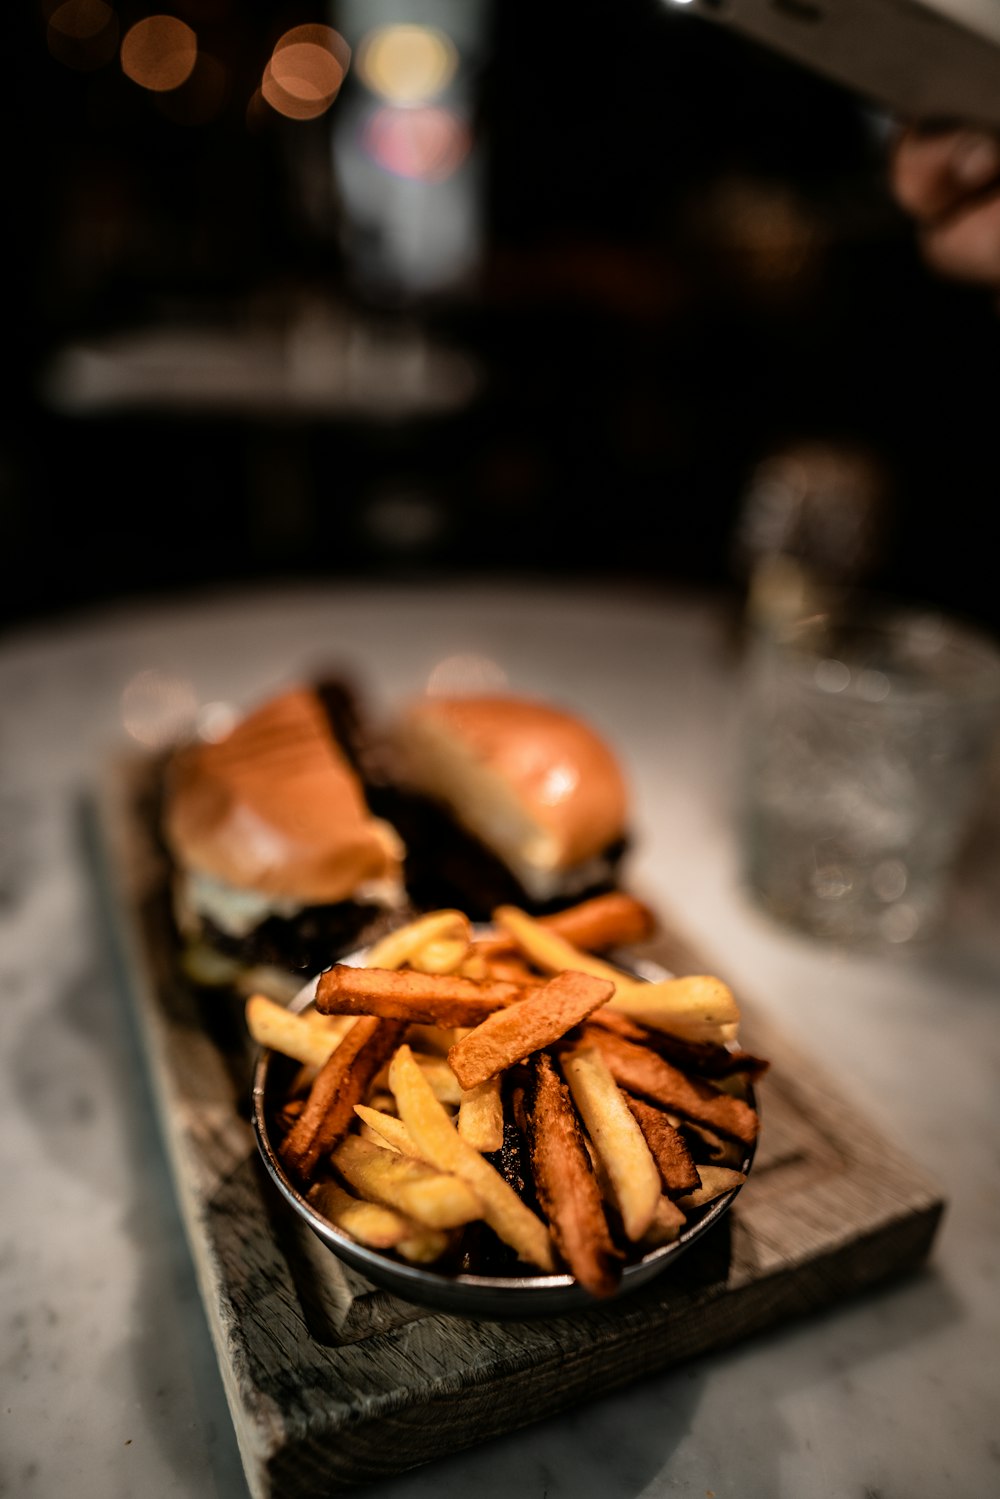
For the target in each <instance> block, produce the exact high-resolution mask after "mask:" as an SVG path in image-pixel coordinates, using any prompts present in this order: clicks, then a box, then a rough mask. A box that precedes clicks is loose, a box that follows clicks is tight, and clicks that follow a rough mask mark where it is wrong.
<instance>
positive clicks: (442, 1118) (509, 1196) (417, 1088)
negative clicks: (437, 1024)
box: [389, 1043, 554, 1272]
mask: <svg viewBox="0 0 1000 1499" xmlns="http://www.w3.org/2000/svg"><path fill="white" fill-rule="evenodd" d="M389 1075H390V1082H391V1084H392V1090H393V1093H394V1094H395V1097H396V1105H397V1107H398V1109H399V1114H400V1118H401V1119H402V1120H403V1123H404V1124H405V1125H406V1127H407V1129H408V1130H409V1132H410V1134H411V1135H412V1137H413V1139H414V1141H415V1143H416V1145H417V1148H418V1150H419V1151H420V1153H421V1155H422V1156H423V1158H424V1159H425V1160H427V1161H429V1162H430V1164H431V1165H433V1166H436V1167H437V1168H438V1170H439V1171H449V1172H453V1173H454V1175H456V1176H460V1177H461V1178H462V1180H463V1181H465V1182H467V1183H468V1185H469V1186H470V1187H471V1188H472V1189H473V1191H474V1192H475V1193H476V1194H477V1195H478V1197H479V1198H480V1201H481V1202H482V1216H483V1218H484V1219H485V1220H486V1222H487V1223H488V1224H489V1225H490V1227H491V1228H492V1229H493V1231H494V1232H495V1233H496V1234H497V1235H498V1237H499V1238H501V1239H502V1240H503V1242H504V1243H505V1244H508V1245H510V1247H511V1248H512V1249H514V1250H515V1251H516V1252H517V1254H518V1256H519V1257H520V1258H521V1259H523V1260H527V1261H528V1262H529V1263H531V1264H533V1265H537V1266H538V1267H539V1268H540V1269H542V1270H546V1271H550V1272H551V1271H552V1270H553V1269H554V1259H553V1253H552V1240H551V1237H550V1234H549V1230H548V1228H547V1227H546V1225H545V1224H544V1223H543V1222H542V1220H541V1219H540V1218H539V1217H538V1216H537V1215H536V1214H535V1213H533V1212H532V1211H531V1209H530V1208H529V1207H526V1206H525V1204H524V1203H523V1202H522V1201H521V1199H520V1198H519V1197H518V1195H517V1193H516V1192H515V1191H514V1190H513V1188H512V1187H510V1186H508V1185H507V1183H506V1182H505V1181H504V1179H503V1177H502V1176H501V1175H500V1173H499V1172H498V1171H496V1170H495V1169H494V1168H493V1167H492V1166H491V1165H490V1163H489V1162H488V1161H487V1160H486V1159H485V1158H484V1157H483V1156H481V1155H480V1154H479V1152H478V1151H477V1150H474V1149H473V1148H472V1146H471V1145H469V1144H467V1142H466V1141H465V1140H463V1139H462V1138H461V1136H460V1135H459V1133H458V1131H457V1129H456V1128H455V1126H454V1124H453V1123H452V1121H451V1120H450V1119H449V1117H448V1115H447V1113H446V1112H445V1109H444V1106H443V1105H442V1104H440V1103H438V1101H437V1099H436V1098H435V1097H434V1094H433V1093H432V1092H431V1088H430V1084H429V1083H428V1082H427V1080H426V1079H425V1077H424V1075H423V1073H422V1072H421V1071H420V1068H419V1067H418V1066H417V1064H416V1062H415V1061H414V1058H413V1053H412V1051H411V1050H410V1048H409V1047H408V1046H407V1045H406V1044H405V1043H404V1044H403V1045H401V1046H400V1047H399V1048H398V1049H397V1051H396V1054H395V1056H394V1057H393V1059H392V1065H391V1067H390V1069H389Z"/></svg>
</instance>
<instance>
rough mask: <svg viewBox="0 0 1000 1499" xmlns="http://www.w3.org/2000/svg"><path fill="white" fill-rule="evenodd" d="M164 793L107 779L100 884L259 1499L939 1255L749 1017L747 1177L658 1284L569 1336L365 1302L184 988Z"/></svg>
mask: <svg viewBox="0 0 1000 1499" xmlns="http://www.w3.org/2000/svg"><path fill="white" fill-rule="evenodd" d="M152 773H153V772H152V769H151V767H150V766H149V765H148V764H145V763H143V762H138V763H136V762H123V763H118V764H115V765H113V766H111V767H109V770H108V774H107V777H106V778H105V780H104V782H103V783H102V785H101V787H100V788H99V790H98V793H97V795H96V797H95V800H94V806H93V812H94V823H95V830H96V832H97V834H98V835H99V836H98V847H99V849H100V851H101V861H100V868H99V871H98V873H99V878H100V880H101V882H102V885H103V889H104V894H105V897H106V904H107V909H108V911H109V914H110V915H111V917H112V920H113V923H114V931H115V935H116V941H117V951H118V956H119V959H120V964H121V970H122V979H123V982H124V984H125V985H126V988H127V993H128V996H129V1001H130V1003H131V1005H132V1007H133V1008H134V1011H135V1014H136V1016H137V1019H138V1022H139V1026H140V1031H141V1035H142V1038H143V1042H144V1046H145V1051H146V1055H147V1058H148V1064H149V1070H150V1074H151V1078H152V1083H153V1089H154V1096H155V1098H156V1103H157V1109H158V1113H159V1116H160V1122H161V1126H162V1131H163V1137H164V1141H165V1144H166V1149H167V1152H168V1156H169V1160H170V1164H171V1168H172V1172H173V1177H174V1180H175V1183H176V1189H177V1195H178V1200H179V1203H180V1206H181V1210H182V1215H183V1220H184V1223H185V1227H186V1231H187V1235H188V1239H189V1242H190V1247H191V1253H192V1257H193V1260H194V1264H195V1268H196V1272H197V1276H198V1282H199V1286H200V1289H201V1293H202V1297H203V1300H204V1305H205V1311H206V1315H207V1318H208V1322H209V1326H210V1328H211V1332H212V1337H213V1340H214V1344H215V1348H216V1352H217V1354H218V1359H219V1364H220V1367H221V1370H222V1375H223V1379H224V1382H225V1387H226V1392H227V1397H228V1400H229V1405H230V1409H231V1412H232V1417H233V1422H234V1425H235V1429H236V1434H237V1438H238V1441H239V1444H240V1450H241V1453H242V1456H243V1461H244V1466H245V1469H246V1474H247V1480H248V1483H249V1486H250V1490H251V1492H252V1494H253V1495H254V1496H256V1499H270V1496H278V1495H280V1496H281V1499H314V1496H316V1499H318V1496H320V1495H329V1494H330V1493H333V1492H337V1491H339V1490H344V1489H349V1488H351V1487H352V1486H354V1485H356V1484H359V1483H364V1482H368V1481H371V1480H374V1479H376V1478H379V1477H384V1476H387V1475H390V1474H392V1473H397V1472H400V1471H402V1470H404V1469H406V1468H410V1467H415V1466H417V1465H418V1464H421V1463H425V1462H429V1461H431V1460H433V1459H435V1458H437V1457H439V1456H443V1455H444V1454H446V1453H448V1452H453V1451H456V1450H460V1449H462V1448H466V1447H469V1446H471V1445H473V1444H475V1443H478V1442H481V1441H484V1440H486V1439H488V1438H490V1437H493V1436H497V1435H500V1434H502V1433H505V1432H509V1431H512V1430H514V1429H516V1428H518V1427H520V1426H524V1425H526V1424H528V1423H530V1422H533V1421H536V1420H539V1419H541V1418H543V1417H545V1416H548V1415H552V1414H555V1413H557V1412H559V1411H562V1410H565V1409H567V1408H569V1407H570V1406H572V1405H575V1404H577V1403H579V1402H582V1401H584V1400H587V1399H590V1398H593V1397H596V1396H599V1395H602V1394H606V1393H608V1392H610V1391H612V1390H615V1389H619V1388H621V1387H623V1386H626V1385H628V1384H629V1383H630V1382H632V1381H634V1380H636V1379H638V1378H639V1377H641V1376H643V1375H646V1374H650V1373H654V1372H656V1371H659V1370H663V1369H665V1368H667V1367H669V1366H671V1365H675V1364H678V1363H680V1362H682V1361H683V1360H686V1359H690V1358H693V1357H695V1356H696V1355H698V1354H701V1353H704V1352H707V1351H709V1350H714V1349H719V1348H722V1347H725V1346H727V1345H730V1344H732V1343H734V1342H735V1341H737V1340H739V1339H742V1338H745V1337H747V1336H750V1335H752V1334H754V1333H756V1332H759V1331H761V1330H762V1329H764V1328H766V1327H769V1326H772V1325H774V1324H775V1323H778V1322H780V1321H783V1320H787V1319H789V1318H793V1317H797V1316H801V1315H803V1314H806V1313H809V1312H810V1311H813V1310H816V1309H818V1308H821V1307H824V1306H828V1305H830V1304H831V1303H834V1302H836V1301H838V1300H839V1299H841V1298H842V1297H844V1296H846V1295H850V1294H854V1293H857V1292H859V1291H861V1290H862V1289H864V1288H866V1287H869V1286H871V1285H874V1284H876V1283H878V1282H880V1281H883V1280H885V1279H887V1278H888V1277H892V1276H898V1275H901V1274H904V1273H905V1272H907V1271H909V1270H912V1269H914V1268H916V1267H917V1266H918V1265H919V1264H921V1263H922V1262H923V1260H924V1259H925V1258H926V1256H927V1255H928V1253H929V1251H930V1248H931V1245H932V1243H933V1239H934V1234H935V1231H936V1228H937V1225H938V1222H939V1219H940V1215H941V1212H942V1207H943V1203H942V1199H941V1196H940V1194H939V1193H938V1191H937V1190H936V1188H935V1186H934V1185H933V1184H932V1183H931V1182H929V1181H928V1180H927V1179H926V1178H925V1177H924V1176H923V1174H922V1173H921V1172H920V1171H919V1170H918V1169H917V1168H916V1167H915V1165H914V1164H913V1163H912V1162H911V1161H910V1160H909V1159H908V1158H907V1157H906V1156H905V1154H903V1153H902V1152H901V1151H900V1150H898V1149H897V1148H896V1147H895V1146H894V1145H893V1144H892V1143H891V1142H889V1141H887V1140H886V1139H884V1138H883V1137H882V1136H881V1135H880V1134H879V1132H878V1131H877V1130H875V1129H873V1128H872V1126H871V1125H870V1124H869V1123H868V1122H867V1121H866V1120H865V1119H864V1118H862V1117H860V1116H859V1115H858V1113H857V1111H856V1109H855V1108H854V1107H853V1105H852V1104H851V1103H850V1102H848V1101H847V1100H845V1098H844V1096H843V1095H842V1093H841V1092H840V1090H839V1089H838V1086H837V1084H836V1082H835V1081H834V1080H833V1079H832V1078H830V1077H828V1076H826V1075H824V1073H823V1072H822V1069H820V1068H817V1066H816V1064H815V1062H814V1061H813V1060H812V1059H811V1058H808V1057H806V1056H803V1055H800V1054H798V1053H797V1052H796V1051H795V1050H794V1049H793V1048H792V1047H790V1046H789V1045H788V1043H787V1041H786V1039H785V1038H784V1037H783V1036H782V1035H780V1034H778V1033H777V1032H776V1031H775V1029H774V1028H773V1027H772V1026H770V1025H769V1024H768V1023H767V1022H766V1021H765V1019H764V1017H762V1016H760V1015H759V1014H756V1013H750V1012H748V1009H747V1006H746V1004H745V1002H744V1003H743V1004H742V1008H743V1017H744V1018H743V1022H742V1024H741V1040H742V1042H743V1044H744V1045H745V1046H747V1047H748V1048H750V1049H751V1050H753V1051H754V1052H756V1053H758V1054H760V1055H762V1056H766V1057H769V1058H770V1059H771V1063H772V1065H771V1068H770V1071H769V1072H768V1073H767V1074H766V1075H765V1077H764V1078H763V1079H762V1081H761V1082H760V1083H759V1084H758V1101H759V1106H760V1113H761V1121H762V1129H761V1138H760V1143H759V1145H758V1149H757V1155H756V1159H755V1163H754V1169H753V1172H752V1175H751V1177H750V1180H749V1181H748V1183H747V1185H746V1186H745V1187H744V1189H743V1190H742V1192H741V1193H740V1195H739V1197H738V1198H737V1199H736V1202H735V1204H734V1206H733V1209H732V1210H731V1212H730V1213H729V1214H728V1215H727V1216H726V1217H725V1218H724V1219H723V1220H722V1221H721V1223H720V1224H719V1226H718V1227H717V1228H716V1229H714V1230H712V1231H711V1232H710V1233H709V1234H708V1235H706V1237H705V1238H704V1239H703V1240H702V1241H700V1242H699V1243H698V1244H697V1245H695V1246H693V1247H692V1249H690V1250H689V1251H688V1252H687V1253H686V1254H685V1255H684V1256H683V1257H682V1258H681V1259H680V1260H679V1261H678V1262H677V1264H676V1265H675V1266H673V1267H672V1268H671V1269H669V1270H667V1271H666V1272H665V1273H664V1274H663V1275H661V1276H660V1277H659V1278H658V1279H656V1280H655V1281H653V1282H651V1283H649V1284H647V1285H646V1286H644V1287H640V1288H639V1289H638V1290H636V1291H634V1292H632V1293H631V1294H630V1295H628V1296H625V1297H623V1298H622V1299H621V1300H619V1301H616V1302H613V1303H611V1304H608V1305H605V1306H595V1307H594V1308H593V1309H592V1310H590V1309H588V1310H586V1311H583V1312H577V1313H574V1314H573V1315H572V1316H567V1317H555V1318H532V1319H530V1320H527V1321H523V1322H502V1323H500V1322H477V1321H472V1320H468V1319H463V1318H457V1317H448V1316H443V1315H441V1314H438V1313H435V1312H431V1311H427V1310H425V1309H422V1308H420V1307H417V1306H413V1305H410V1304H408V1303H406V1302H403V1301H401V1300H399V1299H397V1298H396V1297H394V1296H393V1295H391V1294H390V1293H388V1292H386V1291H383V1290H380V1289H377V1288H375V1287H373V1286H371V1285H370V1284H369V1283H368V1282H366V1281H365V1280H363V1279H362V1278H361V1277H359V1276H358V1275H357V1274H356V1273H355V1272H354V1271H352V1270H350V1269H349V1268H348V1267H346V1266H343V1265H341V1264H340V1262H339V1261H337V1260H336V1259H335V1258H334V1257H333V1256H332V1255H331V1254H330V1253H329V1251H328V1250H326V1249H325V1248H324V1247H323V1246H322V1245H321V1244H320V1243H319V1241H318V1240H317V1239H316V1238H315V1236H314V1235H313V1234H311V1233H310V1232H309V1230H308V1229H306V1228H305V1227H304V1226H303V1225H301V1224H300V1223H299V1221H298V1220H297V1219H296V1218H295V1217H294V1216H293V1214H292V1213H291V1210H290V1209H289V1208H288V1207H287V1205H286V1204H285V1203H284V1201H283V1199H281V1198H280V1197H279V1196H278V1194H277V1193H276V1191H275V1190H274V1189H273V1187H272V1185H271V1183H270V1180H269V1179H268V1178H267V1176H266V1174H265V1172H264V1169H263V1166H262V1164H261V1163H260V1161H259V1158H258V1155H257V1152H256V1147H255V1145H254V1141H253V1136H252V1132H251V1128H250V1124H249V1101H250V1071H251V1064H252V1056H251V1054H250V1051H249V1049H248V1047H247V1043H246V1039H245V1031H244V1028H243V1024H242V1004H241V1002H240V1001H238V1000H236V999H235V998H230V997H227V996H226V995H224V994H222V993H220V994H219V995H218V996H215V997H212V998H210V999H208V1000H206V999H205V997H204V995H202V994H199V992H198V991H196V990H195V989H194V988H193V987H192V986H191V985H190V984H189V983H188V982H187V981H186V980H185V979H184V978H183V977H182V976H181V975H180V974H179V973H178V971H177V968H176V966H175V961H174V951H175V950H174V944H173V937H172V927H171V922H170V910H169V898H168V889H167V884H166V877H167V868H166V864H165V862H164V860H163V858H162V855H161V854H160V852H159V850H158V848H157V844H156V840H155V837H154V836H153V832H152V827H151V822H150V817H149V811H148V807H149V804H148V793H149V788H150V776H151V774H152ZM643 951H644V952H645V954H646V955H647V956H649V957H651V958H656V960H657V961H659V962H662V963H663V964H664V965H665V966H666V967H668V968H671V969H672V970H674V971H677V972H708V971H711V972H714V971H717V970H716V969H715V968H714V967H713V966H712V963H711V960H710V959H709V961H708V965H707V966H706V957H705V955H696V954H694V953H692V952H691V951H690V950H689V949H687V948H686V947H685V946H684V944H683V942H682V940H681V939H680V938H679V937H674V936H669V937H665V938H663V939H661V940H658V941H657V942H656V943H655V944H650V945H647V947H646V948H644V949H643ZM721 976H722V977H725V978H726V979H727V981H728V982H730V983H733V977H732V976H731V975H725V974H722V975H721ZM734 987H736V986H735V985H734ZM737 992H738V990H737Z"/></svg>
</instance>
